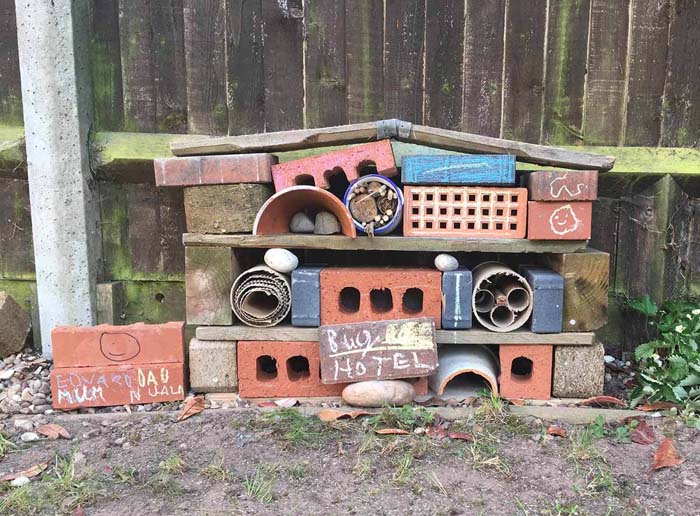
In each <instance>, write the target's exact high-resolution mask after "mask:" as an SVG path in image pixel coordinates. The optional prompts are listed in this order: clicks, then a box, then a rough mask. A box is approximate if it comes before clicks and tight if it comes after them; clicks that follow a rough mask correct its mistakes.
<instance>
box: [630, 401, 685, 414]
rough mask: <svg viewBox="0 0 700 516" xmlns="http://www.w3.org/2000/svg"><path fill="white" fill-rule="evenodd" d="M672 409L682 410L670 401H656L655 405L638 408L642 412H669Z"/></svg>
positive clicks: (650, 404) (649, 404)
mask: <svg viewBox="0 0 700 516" xmlns="http://www.w3.org/2000/svg"><path fill="white" fill-rule="evenodd" d="M672 408H680V405H677V404H675V403H671V402H670V401H655V402H654V403H647V404H645V405H640V406H638V407H637V410H641V411H642V412H656V411H657V410H669V409H672Z"/></svg>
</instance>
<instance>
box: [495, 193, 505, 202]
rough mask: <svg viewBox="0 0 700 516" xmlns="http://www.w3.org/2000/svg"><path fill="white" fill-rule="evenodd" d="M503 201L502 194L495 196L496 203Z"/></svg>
mask: <svg viewBox="0 0 700 516" xmlns="http://www.w3.org/2000/svg"><path fill="white" fill-rule="evenodd" d="M503 199H504V197H503V194H498V195H497V196H496V200H497V201H498V202H503Z"/></svg>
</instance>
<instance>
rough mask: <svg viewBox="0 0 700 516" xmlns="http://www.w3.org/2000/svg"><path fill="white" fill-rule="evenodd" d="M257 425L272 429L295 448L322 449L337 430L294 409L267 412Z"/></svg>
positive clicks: (258, 419) (260, 417)
mask: <svg viewBox="0 0 700 516" xmlns="http://www.w3.org/2000/svg"><path fill="white" fill-rule="evenodd" d="M256 423H257V424H258V425H265V426H267V427H269V428H271V429H272V430H273V431H274V433H275V434H276V435H278V436H279V437H281V438H282V440H283V441H285V442H287V443H289V444H291V445H294V446H305V447H320V446H321V445H322V444H324V443H325V442H326V441H327V440H329V439H330V438H332V437H333V436H334V435H335V434H336V432H335V429H333V428H330V427H328V426H327V425H325V424H324V423H323V422H322V421H320V420H319V419H318V418H311V417H306V416H304V415H303V414H302V413H300V412H299V411H298V410H295V409H293V408H284V409H280V410H275V411H272V412H265V413H263V414H261V415H260V416H259V417H258V418H257V420H256Z"/></svg>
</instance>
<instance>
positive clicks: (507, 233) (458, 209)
mask: <svg viewBox="0 0 700 516" xmlns="http://www.w3.org/2000/svg"><path fill="white" fill-rule="evenodd" d="M403 213H404V215H403V234H404V235H405V236H432V237H462V238H525V224H526V221H527V189H525V188H498V187H493V188H475V187H465V186H460V187H457V186H454V187H450V186H404V212H403Z"/></svg>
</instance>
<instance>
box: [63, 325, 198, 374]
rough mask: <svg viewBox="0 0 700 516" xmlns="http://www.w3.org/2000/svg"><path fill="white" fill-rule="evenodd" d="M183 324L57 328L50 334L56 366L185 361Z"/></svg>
mask: <svg viewBox="0 0 700 516" xmlns="http://www.w3.org/2000/svg"><path fill="white" fill-rule="evenodd" d="M184 331H185V323H184V322H182V321H178V322H169V323H164V324H143V323H137V324H131V325H128V326H112V325H109V324H101V325H98V326H58V327H56V328H55V329H54V330H53V331H52V332H51V344H52V346H53V360H54V366H55V367H96V366H110V365H122V364H129V365H138V364H160V363H167V362H184V360H185V334H184Z"/></svg>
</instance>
